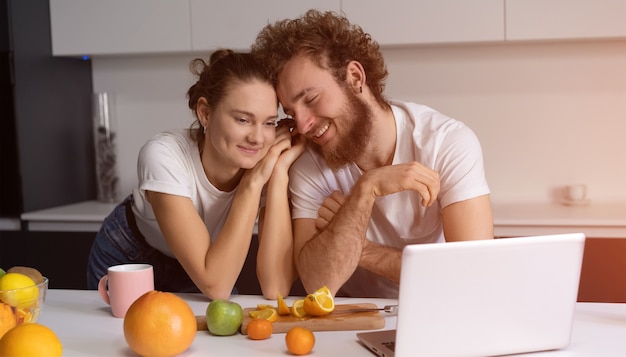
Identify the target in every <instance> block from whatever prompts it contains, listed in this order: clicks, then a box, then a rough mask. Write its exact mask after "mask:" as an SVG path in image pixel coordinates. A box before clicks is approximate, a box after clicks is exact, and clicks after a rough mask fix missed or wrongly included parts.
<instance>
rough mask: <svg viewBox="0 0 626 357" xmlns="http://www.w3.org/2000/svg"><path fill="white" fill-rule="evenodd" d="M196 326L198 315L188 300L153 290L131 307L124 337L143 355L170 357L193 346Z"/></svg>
mask: <svg viewBox="0 0 626 357" xmlns="http://www.w3.org/2000/svg"><path fill="white" fill-rule="evenodd" d="M196 326H197V325H196V316H195V315H194V313H193V310H191V307H190V306H189V304H187V302H186V301H185V300H183V299H182V298H180V297H178V296H177V295H175V294H173V293H169V292H162V291H157V290H153V291H149V292H147V293H145V294H143V295H142V296H140V297H139V298H137V300H135V302H133V303H132V305H130V307H129V308H128V311H127V312H126V316H125V317H124V337H125V338H126V343H128V346H129V347H130V349H131V350H133V351H134V352H135V353H137V354H139V355H141V356H151V357H170V356H175V355H177V354H180V353H182V352H184V351H186V350H187V349H188V348H189V346H191V344H192V343H193V340H194V338H195V337H196V331H197V328H196Z"/></svg>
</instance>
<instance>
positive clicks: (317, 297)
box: [303, 286, 335, 316]
mask: <svg viewBox="0 0 626 357" xmlns="http://www.w3.org/2000/svg"><path fill="white" fill-rule="evenodd" d="M303 308H304V311H305V312H306V313H307V314H309V315H311V316H324V315H328V314H329V313H331V312H332V311H333V310H334V309H335V300H334V299H333V295H332V294H331V293H330V290H329V289H328V288H327V287H326V286H322V287H321V288H319V289H317V290H316V291H315V292H313V293H311V294H308V295H307V296H306V297H305V298H304V304H303Z"/></svg>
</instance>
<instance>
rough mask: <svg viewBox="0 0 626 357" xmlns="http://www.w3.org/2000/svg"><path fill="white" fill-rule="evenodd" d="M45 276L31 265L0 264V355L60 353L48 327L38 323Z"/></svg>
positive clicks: (43, 295) (52, 333)
mask: <svg viewBox="0 0 626 357" xmlns="http://www.w3.org/2000/svg"><path fill="white" fill-rule="evenodd" d="M47 291H48V279H47V278H46V277H44V276H42V275H41V273H40V272H39V271H38V270H37V269H35V268H31V267H23V266H14V267H12V268H10V269H8V270H7V271H6V272H5V271H4V270H3V269H2V268H0V356H40V357H46V356H52V357H56V356H61V355H62V346H61V342H60V341H59V338H58V337H57V335H56V334H55V333H54V331H52V330H51V329H50V328H48V327H46V326H43V325H41V324H38V323H37V319H38V318H39V314H40V313H41V310H42V308H43V304H44V301H45V299H46V292H47Z"/></svg>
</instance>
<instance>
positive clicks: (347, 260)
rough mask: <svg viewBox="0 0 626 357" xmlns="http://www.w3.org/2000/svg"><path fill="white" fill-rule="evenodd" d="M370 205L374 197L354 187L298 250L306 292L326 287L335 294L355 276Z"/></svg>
mask: <svg viewBox="0 0 626 357" xmlns="http://www.w3.org/2000/svg"><path fill="white" fill-rule="evenodd" d="M373 204H374V196H373V195H372V194H371V193H369V192H367V191H365V190H363V188H362V187H360V186H359V185H357V186H355V188H354V189H353V192H352V193H351V194H350V195H349V196H348V197H346V201H345V202H344V204H343V205H342V207H341V208H340V209H339V211H338V212H337V214H336V215H335V216H334V218H333V219H332V221H331V222H330V223H329V224H328V226H326V228H325V229H323V230H322V231H320V232H318V233H317V235H316V236H315V237H313V238H311V239H310V240H308V241H307V242H306V243H305V244H304V246H303V247H302V248H301V249H300V253H299V254H298V255H297V256H296V257H295V258H296V264H297V266H298V271H299V273H300V278H301V280H302V283H303V285H304V287H305V289H306V290H307V291H313V290H316V289H318V288H319V287H321V286H323V285H326V286H327V287H328V288H329V289H330V290H331V292H332V293H333V294H335V293H336V292H337V291H338V290H339V288H340V287H341V286H342V285H343V284H344V283H345V282H346V281H347V280H348V279H349V278H350V276H351V275H352V273H354V270H355V269H356V268H357V266H358V265H359V262H360V260H361V250H362V248H363V244H364V240H365V232H366V231H367V226H368V223H369V220H370V215H371V212H372V206H373Z"/></svg>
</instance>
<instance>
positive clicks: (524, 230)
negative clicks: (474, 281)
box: [21, 201, 626, 238]
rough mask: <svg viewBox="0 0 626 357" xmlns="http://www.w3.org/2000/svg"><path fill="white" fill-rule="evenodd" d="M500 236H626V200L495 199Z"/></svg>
mask: <svg viewBox="0 0 626 357" xmlns="http://www.w3.org/2000/svg"><path fill="white" fill-rule="evenodd" d="M114 207H115V204H113V203H102V202H98V201H86V202H79V203H75V204H70V205H66V206H60V207H54V208H49V209H44V210H40V211H34V212H29V213H24V214H22V217H21V218H22V220H23V221H27V223H28V229H29V230H31V231H65V232H73V231H90V232H91V231H94V232H95V231H98V229H99V228H100V224H101V223H102V221H103V220H104V218H105V217H106V216H107V215H108V214H109V213H110V212H111V211H112V210H113V208H114ZM493 211H494V233H495V235H496V236H497V237H511V236H526V235H537V234H553V233H572V232H583V233H585V234H586V235H587V237H589V238H594V237H596V238H598V237H600V238H626V202H597V203H596V202H592V203H591V204H589V205H588V206H565V205H562V204H557V203H548V202H521V203H520V202H510V203H493Z"/></svg>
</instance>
